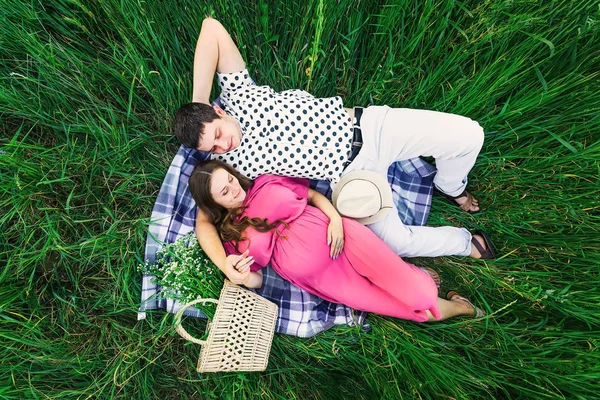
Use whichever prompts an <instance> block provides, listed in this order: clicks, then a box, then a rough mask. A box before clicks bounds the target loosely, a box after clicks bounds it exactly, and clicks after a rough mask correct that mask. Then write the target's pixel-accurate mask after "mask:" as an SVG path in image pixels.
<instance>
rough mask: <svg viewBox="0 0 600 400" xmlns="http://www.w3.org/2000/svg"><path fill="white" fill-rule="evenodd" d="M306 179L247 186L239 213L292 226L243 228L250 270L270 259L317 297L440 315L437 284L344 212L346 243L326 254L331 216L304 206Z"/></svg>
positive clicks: (264, 180)
mask: <svg viewBox="0 0 600 400" xmlns="http://www.w3.org/2000/svg"><path fill="white" fill-rule="evenodd" d="M307 199H308V180H306V179H298V178H285V177H280V176H273V175H263V176H261V177H259V178H257V179H256V180H255V181H254V186H253V187H252V188H251V189H250V190H249V191H248V193H247V195H246V199H245V201H244V206H246V207H247V208H246V209H245V211H244V215H248V216H250V217H253V218H254V217H259V218H267V219H268V221H269V222H273V221H275V220H278V219H279V220H283V221H285V222H286V223H287V224H288V225H289V229H288V228H286V227H285V226H283V225H280V226H279V227H278V228H277V229H278V230H279V231H280V232H281V233H282V234H283V235H284V236H285V238H284V237H278V236H277V235H276V234H275V231H274V230H271V231H269V232H264V233H261V232H257V231H256V230H254V229H253V228H249V229H247V230H246V231H245V232H244V236H246V237H247V238H248V240H246V241H243V242H241V243H240V244H239V246H238V248H239V250H240V252H243V251H244V250H246V248H248V245H249V248H250V255H251V256H253V257H254V260H255V262H254V264H253V265H252V267H251V270H253V271H257V270H259V269H261V268H262V267H264V266H265V265H267V264H269V263H270V264H271V266H272V267H273V268H274V269H275V271H277V273H278V274H279V275H281V276H282V277H283V278H284V279H287V280H289V281H290V282H292V283H293V284H294V285H296V286H298V287H300V288H302V289H304V290H306V291H307V292H310V293H313V294H315V295H317V296H320V297H321V298H323V299H325V300H328V301H331V302H334V303H342V304H345V305H347V306H350V307H353V308H355V309H358V310H363V311H368V312H374V313H377V314H383V315H389V316H392V317H397V318H402V319H407V320H412V321H418V322H423V321H426V320H427V319H428V315H427V313H426V312H425V311H426V310H429V311H430V312H431V313H432V314H433V316H434V317H435V318H440V311H439V309H438V307H437V287H436V285H435V283H434V282H433V279H431V277H430V276H429V274H427V273H426V272H424V271H423V270H421V269H420V268H418V267H415V266H414V265H412V264H409V263H407V262H405V261H403V260H402V259H401V258H400V257H398V255H397V254H395V253H394V252H393V251H392V250H391V249H390V248H389V247H388V246H387V245H386V244H385V243H384V242H383V241H382V240H381V239H379V238H378V237H377V236H376V235H375V234H374V233H373V232H371V231H370V230H369V229H368V228H367V227H365V226H363V225H361V224H360V223H358V222H356V221H354V220H352V219H348V218H342V220H343V226H344V243H345V244H344V249H343V251H342V253H341V254H340V255H339V256H338V258H337V259H335V260H333V259H332V258H331V257H330V256H329V246H328V245H327V227H328V225H329V218H327V216H326V215H325V214H324V213H323V212H322V211H321V210H319V209H318V208H316V207H313V206H310V205H308V203H307ZM225 250H226V252H227V254H240V253H239V252H238V251H236V250H235V247H234V246H233V243H232V242H227V243H225Z"/></svg>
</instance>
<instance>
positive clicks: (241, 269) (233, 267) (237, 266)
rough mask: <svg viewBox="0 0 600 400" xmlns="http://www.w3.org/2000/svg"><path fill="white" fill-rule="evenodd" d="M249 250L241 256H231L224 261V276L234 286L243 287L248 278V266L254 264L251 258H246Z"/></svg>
mask: <svg viewBox="0 0 600 400" xmlns="http://www.w3.org/2000/svg"><path fill="white" fill-rule="evenodd" d="M248 252H249V250H246V251H244V252H243V253H242V254H241V255H239V256H238V255H235V254H231V255H229V256H227V258H226V259H225V275H227V278H229V280H230V281H231V282H232V283H235V284H236V285H245V284H246V282H247V281H248V279H249V278H250V266H251V265H252V264H253V263H254V259H253V258H252V256H250V257H248Z"/></svg>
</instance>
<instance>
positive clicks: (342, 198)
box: [331, 170, 393, 225]
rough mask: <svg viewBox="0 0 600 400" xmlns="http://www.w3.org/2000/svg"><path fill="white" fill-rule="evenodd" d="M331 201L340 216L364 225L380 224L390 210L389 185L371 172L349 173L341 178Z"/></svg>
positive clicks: (382, 178)
mask: <svg viewBox="0 0 600 400" xmlns="http://www.w3.org/2000/svg"><path fill="white" fill-rule="evenodd" d="M331 198H332V202H333V206H334V207H335V208H336V209H337V210H338V212H339V213H340V214H341V215H343V216H344V217H349V218H353V219H355V220H356V221H358V222H360V223H361V224H363V225H368V224H372V223H374V222H377V221H379V220H381V219H382V218H383V217H384V216H385V214H387V213H388V211H390V210H391V209H392V208H393V203H392V189H391V188H390V185H389V183H388V182H387V180H386V179H385V178H384V177H383V176H381V175H379V174H378V173H376V172H372V171H364V170H361V171H352V172H350V173H347V174H346V175H344V176H342V179H340V182H339V183H338V184H337V185H336V186H335V189H334V190H333V194H332V196H331Z"/></svg>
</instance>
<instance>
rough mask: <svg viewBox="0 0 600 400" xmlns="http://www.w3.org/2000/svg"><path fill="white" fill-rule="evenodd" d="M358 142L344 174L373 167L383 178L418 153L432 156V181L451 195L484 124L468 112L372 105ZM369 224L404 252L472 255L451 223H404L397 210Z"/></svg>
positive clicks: (465, 235)
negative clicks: (464, 114)
mask: <svg viewBox="0 0 600 400" xmlns="http://www.w3.org/2000/svg"><path fill="white" fill-rule="evenodd" d="M360 126H361V130H362V135H363V147H362V148H361V150H360V153H359V154H358V155H357V156H356V158H355V159H354V161H352V163H350V165H349V166H348V168H346V170H345V171H344V173H343V174H347V173H349V172H351V171H355V170H369V171H374V172H377V173H379V174H381V175H382V176H384V177H385V178H386V180H387V171H388V168H389V166H390V165H391V164H392V163H393V162H395V161H399V160H406V159H409V158H414V157H419V156H431V157H434V158H435V163H436V167H437V170H438V172H437V174H436V176H435V178H434V184H435V186H436V187H437V188H438V189H439V190H440V191H442V192H443V193H446V194H448V195H451V196H457V195H459V194H461V193H462V191H463V190H464V189H465V187H466V185H467V175H468V173H469V171H470V170H471V168H473V165H474V164H475V160H476V159H477V156H478V154H479V151H480V150H481V146H482V145H483V136H484V133H483V129H482V128H481V126H480V125H479V124H478V123H477V122H475V121H473V120H471V119H470V118H467V117H462V116H460V115H455V114H446V113H441V112H436V111H426V110H411V109H407V108H390V107H387V106H371V107H368V108H365V109H364V112H363V114H362V119H361V122H360ZM368 227H369V228H370V229H371V230H372V231H373V232H375V234H377V236H379V237H380V238H381V239H382V240H383V241H384V242H386V243H387V244H388V245H389V246H390V247H391V248H392V250H394V251H395V252H396V253H397V254H399V255H400V256H405V257H416V256H423V257H436V256H444V255H462V256H468V255H470V254H471V234H470V233H469V231H467V230H466V229H464V228H455V227H450V226H444V227H436V228H434V227H428V226H406V225H404V224H403V223H402V221H400V217H399V216H398V210H397V209H396V206H395V205H394V209H393V210H390V212H388V213H387V214H386V217H385V218H384V219H383V220H381V221H378V222H376V223H374V224H371V225H368Z"/></svg>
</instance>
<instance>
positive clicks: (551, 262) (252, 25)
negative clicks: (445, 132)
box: [0, 0, 600, 399]
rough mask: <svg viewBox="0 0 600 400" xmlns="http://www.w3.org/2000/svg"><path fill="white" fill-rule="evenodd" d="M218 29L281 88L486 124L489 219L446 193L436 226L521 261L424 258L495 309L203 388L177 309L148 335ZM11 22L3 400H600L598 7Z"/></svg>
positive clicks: (3, 169)
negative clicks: (205, 32) (179, 137)
mask: <svg viewBox="0 0 600 400" xmlns="http://www.w3.org/2000/svg"><path fill="white" fill-rule="evenodd" d="M207 14H209V15H212V16H214V17H215V18H217V19H219V20H220V21H221V22H222V23H223V24H224V26H225V27H226V28H227V29H228V30H229V31H230V32H231V34H232V36H233V38H234V40H235V41H236V42H237V43H238V44H239V46H240V47H241V51H242V54H243V56H244V58H245V59H246V62H247V64H248V66H249V69H250V71H251V73H252V74H253V75H254V77H255V79H256V81H257V82H259V83H263V84H268V85H271V86H272V87H273V88H275V89H276V90H283V89H290V88H301V89H308V90H309V91H310V92H312V93H313V94H314V95H315V96H333V95H340V96H342V97H343V99H344V101H345V104H346V105H364V104H368V103H375V104H387V105H390V106H396V107H400V106H402V107H411V108H425V109H431V110H437V111H444V112H452V113H457V114H462V115H466V116H469V117H471V118H473V119H475V120H477V121H479V122H480V123H481V124H482V126H483V127H484V129H485V131H486V143H485V144H484V147H483V150H482V153H481V156H480V157H479V159H478V162H477V164H476V166H475V168H474V170H473V172H472V175H471V181H470V182H471V183H470V187H471V188H472V189H473V190H474V191H475V192H476V193H477V195H478V197H479V199H480V203H481V204H482V205H483V207H484V208H485V210H484V211H483V212H482V213H480V214H478V215H474V216H471V215H468V214H465V213H459V212H457V210H456V209H455V208H453V207H451V206H450V205H449V204H446V203H444V202H442V201H441V199H439V198H435V199H434V204H433V209H432V213H431V217H430V220H429V222H430V224H431V225H448V224H451V225H455V226H466V227H468V228H470V229H474V228H485V229H486V230H487V231H488V232H489V233H490V235H491V236H492V238H493V240H494V241H495V243H496V245H497V247H498V249H499V251H500V252H501V254H502V257H501V258H499V259H498V260H493V261H489V262H483V261H476V260H472V259H465V258H458V257H445V258H438V259H418V260H412V261H414V262H415V263H417V264H419V265H430V266H433V267H435V268H436V269H438V270H439V271H440V273H441V275H442V279H443V280H444V284H443V286H444V289H451V288H459V289H461V291H462V292H464V293H465V294H467V295H468V296H469V297H470V298H472V299H473V300H474V301H476V302H477V304H479V305H480V306H481V307H483V308H484V309H486V311H487V312H488V317H486V318H484V319H481V320H468V319H456V320H452V321H449V322H445V323H436V324H430V325H419V324H415V323H410V322H403V321H400V320H394V319H392V318H386V317H379V316H375V315H371V316H370V317H369V322H370V323H371V324H372V330H371V331H370V332H368V333H362V332H360V331H359V330H357V329H353V328H347V327H338V328H334V329H331V330H329V331H327V332H325V333H323V334H320V335H318V336H317V337H315V338H312V339H299V338H294V337H286V336H281V335H278V336H276V338H275V340H274V343H273V350H272V355H271V360H270V364H269V367H268V369H267V370H266V371H265V372H263V373H229V374H224V373H221V374H205V375H200V374H198V373H196V372H195V361H196V360H197V357H198V347H197V346H195V345H192V346H187V345H185V343H184V340H183V339H180V338H179V337H178V336H177V335H175V334H174V333H173V329H172V326H171V322H172V316H171V315H166V314H165V313H163V312H153V313H150V315H149V318H148V319H147V320H145V321H141V322H138V321H137V320H136V310H137V307H138V305H139V304H138V303H139V298H140V275H139V274H138V272H137V271H136V267H137V265H138V263H140V262H141V261H142V258H143V247H144V242H145V235H146V229H147V223H148V218H149V216H150V213H151V210H152V205H153V203H154V200H155V197H156V194H157V193H158V189H159V187H160V184H161V182H162V179H163V178H164V175H165V173H166V170H167V167H168V165H169V163H170V161H171V159H172V157H173V156H174V154H175V152H176V149H177V147H178V145H177V144H176V142H175V140H174V138H173V137H172V135H171V130H170V125H171V121H172V115H173V112H174V110H175V109H176V108H177V107H179V106H180V105H181V104H183V103H185V102H188V101H189V100H190V99H191V88H192V75H191V72H192V60H193V51H194V46H195V41H196V38H197V35H198V32H199V27H200V25H201V21H202V19H203V18H204V16H205V15H207ZM0 20H1V21H3V22H2V24H0V126H1V132H2V135H1V138H0V150H1V152H0V174H1V175H0V190H1V191H2V195H1V196H0V225H1V228H0V262H1V264H2V266H1V268H0V343H1V345H0V361H2V362H1V363H0V398H2V399H46V398H56V399H69V398H93V399H95V398H123V399H137V398H139V399H150V398H152V399H179V398H223V399H246V398H256V397H258V396H261V397H263V398H269V399H313V398H314V399H338V398H344V399H350V398H368V399H379V398H382V399H399V398H406V399H411V398H423V399H445V398H446V399H453V398H456V399H467V398H472V399H477V398H496V399H503V398H523V399H525V398H527V399H555V398H566V399H591V398H598V384H599V383H600V382H599V378H600V353H599V351H598V346H599V344H600V343H599V342H600V334H599V329H600V291H599V288H598V286H599V285H598V284H599V282H600V280H599V277H598V275H599V265H600V195H599V194H598V192H599V188H600V177H599V174H600V133H599V132H600V117H599V112H600V95H599V92H600V84H599V82H600V79H599V74H600V9H599V5H598V2H596V1H589V0H579V1H561V0H556V1H534V0H497V1H479V0H478V1H463V2H460V1H450V0H439V1H430V0H423V1H400V0H398V1H388V2H385V1H373V0H369V1H362V0H336V1H334V0H295V1H285V2H274V1H268V2H267V1H262V0H260V1H236V0H223V1H215V2H203V1H178V2H172V1H167V0H165V1H156V0H148V1H136V0H122V1H118V0H106V1H83V0H71V1H66V0H65V1H43V2H38V1H7V0H0ZM188 323H189V324H190V325H191V326H192V327H191V330H192V331H195V332H201V330H202V325H203V323H202V322H201V321H195V322H188Z"/></svg>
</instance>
